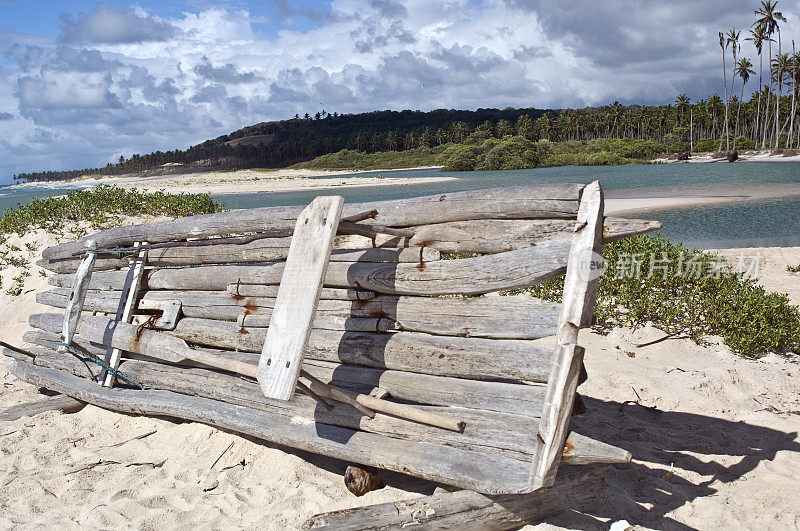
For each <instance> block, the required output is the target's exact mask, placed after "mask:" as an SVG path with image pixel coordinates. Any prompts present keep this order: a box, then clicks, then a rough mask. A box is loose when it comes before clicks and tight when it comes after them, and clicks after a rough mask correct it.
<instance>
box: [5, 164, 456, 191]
mask: <svg viewBox="0 0 800 531" xmlns="http://www.w3.org/2000/svg"><path fill="white" fill-rule="evenodd" d="M408 169H431V170H435V168H408ZM375 171H377V172H378V175H375V176H373V175H371V176H364V177H361V176H357V177H347V178H342V177H341V176H342V175H352V174H359V173H365V172H359V171H352V170H348V171H333V170H305V169H282V170H236V171H211V172H204V173H187V174H176V175H165V176H163V177H111V176H104V177H81V178H78V179H71V180H69V181H64V182H63V183H62V182H59V183H58V184H70V185H73V186H92V185H98V184H114V185H117V186H119V187H120V188H124V189H126V190H130V189H137V190H140V191H145V192H155V191H158V190H163V191H165V192H168V193H181V192H183V193H192V194H197V193H207V194H249V193H264V192H291V191H300V190H333V189H338V188H353V187H359V186H398V185H399V186H409V185H415V184H424V183H435V182H444V181H452V180H455V179H456V178H455V177H442V176H437V175H435V173H436V172H435V171H431V176H430V177H411V178H409V177H391V176H390V177H385V176H383V175H382V174H381V173H380V171H381V170H375ZM385 171H386V172H390V171H392V170H385ZM371 173H372V171H371ZM387 175H390V174H388V173H387ZM52 184H53V183H52V182H50V183H27V184H25V185H14V186H31V185H33V186H52Z"/></svg>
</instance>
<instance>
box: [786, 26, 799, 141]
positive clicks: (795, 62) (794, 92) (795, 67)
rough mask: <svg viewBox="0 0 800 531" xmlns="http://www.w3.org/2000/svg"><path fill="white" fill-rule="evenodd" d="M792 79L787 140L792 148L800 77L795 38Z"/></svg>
mask: <svg viewBox="0 0 800 531" xmlns="http://www.w3.org/2000/svg"><path fill="white" fill-rule="evenodd" d="M790 66H791V79H792V121H791V123H790V124H789V138H787V139H786V141H787V145H786V147H787V148H791V147H792V145H793V141H794V136H793V133H794V115H795V113H797V104H796V102H797V79H798V78H800V53H797V52H796V51H795V48H794V40H792V57H791V65H790Z"/></svg>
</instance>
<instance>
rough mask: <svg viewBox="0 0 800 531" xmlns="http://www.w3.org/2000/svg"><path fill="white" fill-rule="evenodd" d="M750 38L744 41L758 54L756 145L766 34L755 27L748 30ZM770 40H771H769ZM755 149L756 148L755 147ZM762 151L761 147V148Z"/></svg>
mask: <svg viewBox="0 0 800 531" xmlns="http://www.w3.org/2000/svg"><path fill="white" fill-rule="evenodd" d="M750 35H751V36H750V37H748V38H747V39H746V40H748V41H752V43H753V46H755V47H756V51H757V52H758V90H759V93H758V108H757V109H758V110H757V111H756V121H755V129H754V131H753V134H754V135H755V137H756V145H757V144H758V127H759V124H760V123H761V92H760V90H761V86H762V85H763V84H764V83H763V81H762V79H763V74H764V56H763V55H762V54H761V52H762V50H763V48H764V41H765V40H768V39H767V34H766V33H765V29H764V27H763V26H760V25H759V26H756V27H755V28H753V29H751V30H750ZM769 40H771V39H769ZM756 147H757V146H756ZM762 149H763V146H762Z"/></svg>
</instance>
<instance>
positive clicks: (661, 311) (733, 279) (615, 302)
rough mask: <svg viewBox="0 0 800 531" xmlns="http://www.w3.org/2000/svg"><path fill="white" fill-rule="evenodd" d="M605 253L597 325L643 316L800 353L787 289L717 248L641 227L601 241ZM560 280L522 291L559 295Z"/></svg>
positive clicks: (749, 352)
mask: <svg viewBox="0 0 800 531" xmlns="http://www.w3.org/2000/svg"><path fill="white" fill-rule="evenodd" d="M603 256H604V258H605V259H606V260H607V263H608V270H607V272H606V274H605V275H603V276H602V277H601V278H600V281H599V285H598V291H597V304H596V308H595V316H596V324H595V328H596V329H597V330H600V331H604V330H609V329H610V328H612V327H614V326H632V327H634V328H636V327H641V326H643V325H645V324H646V323H648V322H649V323H652V324H653V325H654V326H656V327H658V328H660V329H662V330H664V331H665V332H666V333H667V334H672V335H684V336H686V337H689V338H691V339H693V340H695V341H698V340H700V339H701V338H702V337H703V336H708V335H719V336H721V337H722V340H723V341H724V342H725V344H726V345H727V346H728V347H730V348H731V350H733V351H734V352H736V353H738V354H740V355H742V356H745V357H749V358H757V357H759V356H761V355H762V354H764V353H766V352H793V353H795V354H800V307H798V306H794V305H792V304H791V303H790V301H789V297H788V295H786V294H783V293H771V292H768V291H766V290H765V289H764V288H763V287H761V286H759V285H758V284H757V283H756V280H755V279H752V278H748V277H746V276H745V275H744V274H742V273H740V272H737V271H735V270H734V269H733V268H732V267H730V266H729V265H727V264H728V263H727V262H726V261H725V260H724V258H721V257H719V256H718V255H715V254H713V253H707V252H703V251H699V250H697V249H689V248H686V247H685V246H683V245H682V244H679V243H673V242H671V241H670V240H669V239H667V238H664V237H661V236H656V237H652V236H644V235H642V236H635V237H632V238H627V239H624V240H621V241H617V242H613V243H610V244H608V245H605V246H604V247H603ZM653 258H654V259H653ZM799 267H800V266H799ZM689 272H691V274H688V273H689ZM695 273H696V274H695ZM563 286H564V278H563V277H561V278H559V279H553V280H550V281H547V282H545V283H543V284H540V285H538V286H534V287H531V288H528V289H526V290H525V291H528V292H530V293H532V294H534V295H535V296H537V297H540V298H543V299H546V300H555V301H560V297H561V293H562V292H563Z"/></svg>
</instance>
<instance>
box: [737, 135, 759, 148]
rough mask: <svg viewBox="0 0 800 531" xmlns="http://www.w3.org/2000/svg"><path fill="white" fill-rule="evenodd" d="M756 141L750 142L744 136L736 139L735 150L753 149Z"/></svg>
mask: <svg viewBox="0 0 800 531" xmlns="http://www.w3.org/2000/svg"><path fill="white" fill-rule="evenodd" d="M755 148H756V141H755V140H750V139H749V138H747V137H746V136H737V137H736V149H755Z"/></svg>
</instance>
